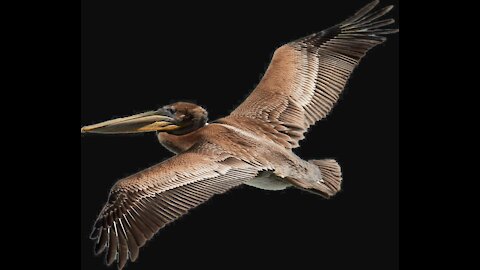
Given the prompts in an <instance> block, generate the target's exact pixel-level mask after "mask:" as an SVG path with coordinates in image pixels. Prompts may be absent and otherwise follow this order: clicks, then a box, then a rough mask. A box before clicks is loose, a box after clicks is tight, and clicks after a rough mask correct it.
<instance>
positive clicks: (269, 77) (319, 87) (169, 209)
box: [81, 1, 398, 269]
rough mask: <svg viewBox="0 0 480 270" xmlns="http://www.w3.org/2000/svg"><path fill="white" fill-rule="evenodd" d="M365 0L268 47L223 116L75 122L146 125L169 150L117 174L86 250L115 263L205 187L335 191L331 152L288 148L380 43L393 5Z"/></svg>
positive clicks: (166, 110)
mask: <svg viewBox="0 0 480 270" xmlns="http://www.w3.org/2000/svg"><path fill="white" fill-rule="evenodd" d="M377 4H378V1H374V2H372V3H370V4H368V5H367V6H365V7H364V8H362V9H360V10H359V11H358V12H357V13H355V14H354V15H353V16H352V17H350V18H349V19H347V20H345V21H343V22H342V23H340V24H337V25H335V26H333V27H330V28H328V29H327V30H324V31H322V32H319V33H315V34H312V35H310V36H307V37H304V38H301V39H299V40H296V41H293V42H290V43H287V44H285V45H283V46H281V47H280V48H278V49H277V50H276V51H275V53H274V55H273V58H272V60H271V63H270V66H269V67H268V69H267V71H266V73H265V75H264V76H263V78H262V80H261V82H260V83H259V84H258V86H257V87H256V89H255V90H254V91H253V92H252V93H251V95H250V96H249V97H248V98H247V99H246V100H245V101H244V102H243V103H242V104H241V105H240V106H238V107H237V108H236V109H235V110H234V111H233V112H231V113H230V115H228V116H226V117H224V118H221V119H218V120H216V121H213V122H208V113H207V111H206V110H205V109H204V108H202V107H201V106H198V105H196V104H192V103H187V102H177V103H173V104H170V105H167V106H164V107H162V108H160V109H158V110H155V111H151V112H146V113H142V114H137V115H134V116H129V117H124V118H119V119H114V120H110V121H106V122H103V123H100V124H95V125H91V126H86V127H83V128H82V130H81V132H82V133H99V134H122V133H138V132H155V133H156V135H157V137H158V140H159V141H160V143H161V144H162V145H163V146H164V147H165V148H166V149H168V150H170V151H171V152H172V153H173V154H174V156H173V157H171V158H170V159H168V160H166V161H164V162H162V163H160V164H158V165H155V166H153V167H151V168H148V169H146V170H144V171H141V172H139V173H137V174H135V175H132V176H130V177H127V178H125V179H122V180H120V181H118V182H117V183H116V184H115V185H114V186H113V188H112V190H111V192H110V195H109V198H108V201H107V203H106V205H105V206H104V208H103V210H102V211H101V213H100V215H99V217H98V219H97V221H96V222H95V225H94V227H93V231H92V235H91V238H92V239H93V240H95V253H96V254H100V253H103V252H105V253H106V263H107V264H108V265H111V264H112V263H114V262H115V261H117V263H118V267H119V269H122V268H124V267H125V265H126V263H127V261H128V260H131V261H135V260H136V259H137V258H138V254H139V249H140V248H141V247H143V246H144V245H145V243H146V242H147V241H148V240H150V239H151V238H152V237H153V236H154V235H155V234H156V233H157V232H158V231H159V230H160V229H161V228H163V227H164V226H166V225H167V224H169V223H171V222H173V221H175V220H176V219H178V218H180V217H181V216H182V215H184V214H185V213H187V212H188V211H189V210H190V209H193V208H195V207H197V206H198V205H200V204H202V203H203V202H205V201H206V200H208V199H210V198H211V197H212V196H214V195H215V194H220V193H224V192H226V191H228V190H230V189H233V188H235V187H237V186H240V185H242V184H246V185H250V186H253V187H256V188H259V189H265V190H284V189H286V188H289V187H295V188H299V189H302V190H306V191H309V192H313V193H315V194H318V195H320V196H322V197H324V198H331V197H332V196H334V195H335V194H337V193H338V192H339V191H340V189H341V183H342V173H341V169H340V165H339V164H338V163H337V161H335V160H333V159H323V160H308V161H307V160H303V159H302V158H301V157H299V156H298V155H296V154H295V153H294V152H293V151H292V150H293V149H294V148H297V147H299V142H300V141H301V140H302V139H304V134H305V133H306V132H307V131H308V129H309V128H310V127H311V126H312V125H314V124H315V123H316V122H317V121H319V120H321V119H323V118H325V117H326V116H327V115H328V114H329V112H330V111H331V109H332V108H333V107H334V105H335V104H336V102H337V101H338V99H339V96H340V94H341V93H342V91H343V89H344V88H345V85H346V84H347V81H348V78H349V77H350V75H351V73H352V72H353V70H354V69H355V67H356V66H357V65H358V64H359V62H360V60H361V59H362V58H363V56H364V55H365V54H366V53H367V52H368V51H369V50H370V49H372V48H373V47H375V46H377V45H379V44H381V43H383V42H385V41H386V38H385V37H384V35H386V34H392V33H396V32H397V31H398V30H397V29H385V28H383V27H384V26H387V25H390V24H392V23H393V22H394V21H393V19H382V20H381V19H380V18H381V17H382V16H384V15H385V14H387V13H388V12H389V11H390V10H391V9H392V8H393V7H392V6H388V7H385V8H382V9H378V10H375V11H374V10H373V9H374V7H375V6H376V5H377Z"/></svg>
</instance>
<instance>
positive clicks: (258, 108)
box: [229, 0, 398, 149]
mask: <svg viewBox="0 0 480 270" xmlns="http://www.w3.org/2000/svg"><path fill="white" fill-rule="evenodd" d="M378 2H379V1H378V0H375V1H373V2H372V3H370V4H368V5H366V6H365V7H364V8H362V9H360V10H359V11H358V12H357V13H355V14H354V15H353V16H352V17H350V18H349V19H347V20H345V21H343V22H341V23H339V24H337V25H335V26H333V27H330V28H328V29H326V30H324V31H322V32H319V33H316V34H313V35H310V36H307V37H304V38H301V39H299V40H296V41H293V42H290V43H288V44H286V45H283V46H282V47H280V48H278V49H277V50H276V51H275V54H274V55H273V58H272V60H271V62H270V65H269V67H268V69H267V71H266V73H265V75H264V76H263V78H262V80H261V82H260V83H259V84H258V86H257V87H256V89H255V90H254V91H253V92H252V94H251V95H250V96H249V97H248V98H247V99H246V100H245V101H244V102H243V103H242V104H240V106H238V107H237V108H236V109H235V110H234V111H233V112H232V113H231V115H230V116H229V117H230V118H234V121H232V122H234V123H235V122H242V121H245V119H246V120H248V121H250V122H251V123H253V124H255V126H257V127H258V128H260V127H262V128H263V129H265V130H270V131H269V132H270V134H269V135H270V136H272V137H274V139H275V141H279V140H280V141H284V143H282V145H284V146H285V147H286V148H288V149H291V148H296V147H298V146H299V141H300V140H302V139H303V138H304V133H305V132H307V129H308V128H309V127H310V126H312V125H314V124H315V123H316V122H317V121H319V120H321V119H323V118H325V117H326V116H327V115H328V114H329V113H330V111H331V110H332V108H333V107H334V105H335V104H336V103H337V101H338V99H339V97H340V94H341V93H342V92H343V90H344V88H345V86H346V84H347V81H348V79H349V78H350V75H351V74H352V72H353V70H354V69H355V68H356V67H357V65H358V64H359V63H360V60H361V59H362V58H363V57H364V56H365V54H366V53H367V52H368V51H369V50H371V49H372V48H374V47H375V46H377V45H379V44H382V43H383V42H385V41H386V40H387V38H386V37H385V35H388V34H392V33H396V32H397V31H398V30H397V29H386V28H384V27H385V26H388V25H391V24H393V23H394V20H393V19H382V17H383V16H384V15H386V14H387V13H388V12H389V11H390V10H391V9H392V8H393V6H388V7H385V8H382V9H378V10H374V8H375V6H376V5H377V4H378Z"/></svg>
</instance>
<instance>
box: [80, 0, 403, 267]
mask: <svg viewBox="0 0 480 270" xmlns="http://www.w3.org/2000/svg"><path fill="white" fill-rule="evenodd" d="M366 3H367V1H355V2H353V1H350V0H341V1H340V0H328V1H327V0H322V1H321V2H319V3H317V6H309V5H307V4H300V3H297V2H295V3H289V4H288V5H287V4H285V5H277V4H276V5H271V6H266V7H264V8H261V7H259V6H257V5H249V6H248V5H239V4H237V5H235V4H228V5H225V6H212V7H209V6H206V5H202V6H199V7H197V6H191V5H190V4H186V3H185V4H184V6H183V7H181V9H173V8H170V7H167V6H162V5H147V4H143V3H138V2H131V3H128V4H126V3H118V2H117V1H110V2H104V1H83V2H82V31H81V34H82V56H81V59H82V69H81V70H82V77H81V83H82V87H81V123H80V124H81V125H82V126H83V125H87V124H92V123H95V122H99V121H104V120H109V119H111V118H112V117H114V116H125V115H130V114H133V113H138V112H142V111H146V110H151V109H156V108H159V107H160V106H162V105H164V104H168V103H170V102H173V101H177V100H189V101H194V102H197V103H198V104H200V105H203V106H205V107H206V108H207V109H208V111H209V112H210V118H211V119H212V120H214V119H217V118H219V117H221V116H224V115H226V114H228V113H229V112H230V111H231V110H232V109H233V108H235V106H236V105H238V104H239V103H240V102H241V101H242V100H243V99H244V98H245V97H246V96H247V95H248V94H249V92H250V91H251V90H252V89H253V88H254V86H255V85H256V84H257V83H258V82H259V79H260V77H261V74H263V72H264V71H265V69H266V67H267V65H268V63H269V60H270V57H271V55H272V53H273V51H274V49H275V48H276V47H278V46H280V45H282V44H283V43H285V42H288V41H291V40H293V39H297V38H299V37H302V36H305V35H307V34H310V33H313V32H317V31H321V30H323V29H325V28H327V27H329V26H331V25H333V24H335V23H338V22H340V21H341V20H343V19H345V18H347V17H348V16H350V15H352V14H353V13H354V12H355V11H356V10H357V9H358V8H360V7H361V6H362V5H364V4H366ZM387 4H396V6H397V8H396V9H394V10H393V12H392V14H391V16H393V17H394V18H395V19H397V21H398V3H397V1H382V3H381V5H382V6H384V5H387ZM398 40H399V38H398V35H396V36H391V37H390V39H389V40H388V42H387V43H385V44H383V45H381V46H379V47H377V48H375V49H374V50H373V51H371V52H370V53H369V54H368V55H367V57H365V59H364V60H363V62H362V64H361V65H360V66H359V68H358V69H357V70H356V71H355V73H354V74H353V76H352V79H351V80H350V82H349V85H348V87H347V90H346V91H345V93H344V95H343V97H342V99H341V101H340V103H339V104H338V105H337V106H336V108H335V109H334V110H333V112H332V114H331V115H330V116H329V117H328V119H327V120H326V121H322V122H320V123H318V124H317V125H316V126H315V127H314V128H312V129H311V131H310V132H309V133H308V135H307V139H306V140H304V141H303V142H302V143H301V146H302V147H301V148H300V149H298V151H296V152H297V153H298V154H299V155H300V156H301V157H303V158H305V159H312V158H315V159H321V158H326V157H334V158H336V159H337V160H338V161H339V162H340V164H341V165H342V168H343V173H344V185H343V191H342V192H341V193H340V194H338V196H336V197H335V198H333V199H332V200H329V201H327V200H324V199H322V198H320V197H318V196H315V195H312V194H310V193H306V192H302V191H299V190H288V191H283V192H266V191H262V190H257V189H254V188H251V187H241V188H238V189H236V190H233V191H231V192H229V193H227V194H225V195H220V196H216V197H214V198H213V199H212V200H210V201H209V202H207V203H206V204H204V205H202V206H200V207H199V208H197V209H195V210H194V211H192V212H191V213H190V214H188V215H187V216H185V217H184V218H182V219H180V220H179V221H177V222H175V223H173V224H172V225H170V226H168V227H167V228H165V229H163V230H161V232H160V233H159V234H158V235H157V236H156V237H155V238H154V240H152V241H150V242H149V243H148V244H147V246H146V248H144V249H142V250H141V253H140V257H139V260H138V261H137V262H136V263H133V264H132V263H129V264H128V266H127V269H161V268H165V267H179V269H182V268H183V267H184V266H186V265H190V266H192V263H193V266H196V267H202V268H203V267H212V266H221V267H226V268H230V266H232V265H234V266H243V267H251V268H257V267H260V266H263V267H272V268H273V267H280V266H287V265H288V266H292V267H296V268H295V269H303V268H307V267H318V268H319V269H320V268H323V269H354V267H355V269H370V270H373V269H382V270H384V269H398V256H399V255H398V245H399V239H398V235H399V233H398V222H399V214H398V213H399V205H398V200H399V198H398V194H399V172H398V169H399V165H398V163H399V162H398V155H399V144H398V132H399V128H398V119H399V116H398V99H399V81H398V74H399V70H398V66H399V45H398ZM170 156H171V154H170V153H169V152H168V151H167V150H165V149H163V148H162V147H161V146H160V144H159V143H158V142H157V140H156V138H155V136H154V135H153V134H145V135H138V136H118V137H112V136H84V137H82V139H81V190H82V191H81V194H82V195H81V196H82V201H81V222H82V223H81V235H80V237H81V243H82V244H81V245H82V247H81V249H82V255H81V264H82V269H90V270H93V269H106V266H104V264H103V258H97V257H95V256H94V255H93V243H92V242H91V240H89V239H88V235H89V233H90V229H91V226H92V225H93V222H94V220H95V218H96V216H97V214H98V213H99V211H100V210H101V208H102V206H103V204H104V203H105V201H106V199H107V196H108V192H109V189H110V188H111V186H112V185H113V184H114V183H115V182H116V181H117V180H119V179H121V178H123V177H126V176H128V175H130V174H133V173H135V172H137V171H139V170H142V169H144V168H146V167H149V166H151V165H154V164H156V163H158V162H160V161H162V160H164V159H166V158H168V157H170Z"/></svg>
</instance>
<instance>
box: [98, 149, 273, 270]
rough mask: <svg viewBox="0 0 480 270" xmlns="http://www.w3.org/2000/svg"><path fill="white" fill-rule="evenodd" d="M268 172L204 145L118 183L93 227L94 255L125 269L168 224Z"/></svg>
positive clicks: (109, 263)
mask: <svg viewBox="0 0 480 270" xmlns="http://www.w3.org/2000/svg"><path fill="white" fill-rule="evenodd" d="M266 169H267V168H262V167H256V166H254V165H251V164H247V163H245V162H243V161H242V160H241V158H237V157H235V156H232V155H230V154H227V153H225V152H223V151H221V150H219V149H217V148H216V147H215V146H214V145H209V144H202V145H200V146H197V147H193V148H192V150H189V151H188V152H185V153H182V154H180V155H177V156H175V157H172V158H171V159H169V160H167V161H165V162H163V163H161V164H158V165H156V166H153V167H151V168H149V169H146V170H144V171H142V172H140V173H137V174H135V175H132V176H130V177H128V178H125V179H123V180H120V181H119V182H118V183H117V184H115V186H114V187H113V188H112V190H111V192H110V196H109V199H108V202H107V204H106V205H105V207H104V208H103V210H102V212H101V213H100V216H99V217H98V220H97V221H96V223H95V225H94V228H93V232H92V235H91V238H92V239H93V240H95V241H96V244H95V252H96V254H101V253H102V252H104V251H106V263H107V264H108V265H111V264H112V263H113V262H114V261H115V260H117V262H118V266H119V269H122V268H123V267H124V266H125V264H126V263H127V260H128V259H130V260H131V261H135V260H136V259H137V257H138V252H139V248H140V247H142V246H144V245H145V243H146V241H148V240H150V239H151V238H152V237H153V236H154V235H155V233H156V232H158V231H159V230H160V229H161V228H163V227H164V226H165V225H167V224H169V223H171V222H173V221H174V220H176V219H178V218H179V217H181V216H182V215H184V214H186V213H187V212H188V211H189V210H190V209H192V208H194V207H196V206H198V205H200V204H202V203H203V202H205V201H207V200H208V199H210V198H211V197H212V196H213V195H215V194H220V193H224V192H226V191H228V190H229V189H231V188H234V187H236V186H239V185H241V184H243V183H244V182H245V181H247V180H249V179H252V178H253V177H255V176H256V175H257V174H258V173H259V172H260V171H262V170H266Z"/></svg>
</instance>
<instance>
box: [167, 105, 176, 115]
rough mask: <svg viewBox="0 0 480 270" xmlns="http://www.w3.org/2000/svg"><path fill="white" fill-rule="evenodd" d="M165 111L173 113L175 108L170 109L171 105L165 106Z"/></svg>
mask: <svg viewBox="0 0 480 270" xmlns="http://www.w3.org/2000/svg"><path fill="white" fill-rule="evenodd" d="M165 111H167V112H168V113H170V114H175V110H174V109H172V108H171V107H167V108H165Z"/></svg>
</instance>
